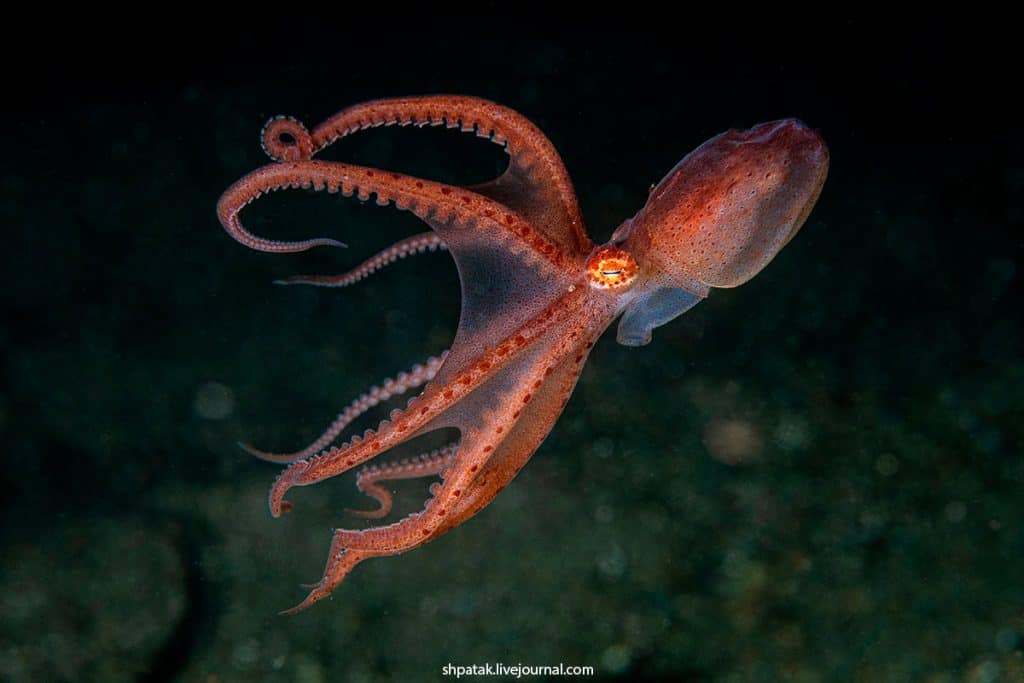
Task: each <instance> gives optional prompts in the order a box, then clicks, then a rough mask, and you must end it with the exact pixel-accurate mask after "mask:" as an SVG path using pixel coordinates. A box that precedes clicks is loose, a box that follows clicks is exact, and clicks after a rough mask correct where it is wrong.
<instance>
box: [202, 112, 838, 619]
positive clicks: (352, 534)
mask: <svg viewBox="0 0 1024 683" xmlns="http://www.w3.org/2000/svg"><path fill="white" fill-rule="evenodd" d="M387 125H402V126H406V125H414V126H441V125H443V126H447V127H449V128H457V129H459V130H462V131H466V132H472V133H475V134H476V135H478V136H480V137H483V138H486V139H488V140H490V141H492V142H495V143H497V144H500V145H502V146H503V147H504V148H505V150H506V152H507V153H508V154H509V157H510V163H509V166H508V168H507V170H506V171H505V173H504V174H502V175H501V176H500V177H499V178H496V179H495V180H493V181H491V182H488V183H484V184H482V185H475V186H473V187H471V188H464V187H456V186H451V185H446V184H443V183H437V182H432V181H428V180H424V179H420V178H414V177H411V176H407V175H403V174H400V173H396V172H392V171H385V170H380V169H372V168H365V167H360V166H353V165H351V164H344V163H340V162H332V161H323V160H317V159H314V158H313V157H314V156H315V155H316V154H318V153H319V152H320V151H322V150H323V149H324V148H325V147H327V146H329V145H330V144H332V143H333V142H334V141H336V140H337V139H339V138H341V137H344V136H346V135H350V134H352V133H355V132H357V131H361V130H364V129H368V128H374V127H378V126H387ZM262 143H263V148H264V150H265V151H266V152H267V154H268V155H269V156H270V157H271V159H272V160H273V163H271V164H269V165H267V166H264V167H262V168H259V169H256V170H255V171H253V172H251V173H249V174H248V175H246V176H245V177H243V178H242V179H240V180H239V181H238V182H236V183H235V184H234V185H232V186H231V187H230V188H228V190H227V191H226V192H225V193H224V195H223V196H222V197H221V199H220V202H219V203H218V206H217V213H218V216H219V218H220V221H221V223H222V224H223V225H224V227H225V229H226V230H227V231H228V233H229V234H230V235H231V236H232V237H234V238H235V239H236V240H238V241H239V242H241V243H242V244H245V245H246V246H249V247H251V248H253V249H257V250H260V251H270V252H281V253H290V252H297V251H304V250H306V249H310V248H312V247H315V246H324V245H333V246H337V245H340V242H338V241H337V240H334V239H329V238H320V239H310V240H304V241H300V242H283V241H275V240H268V239H264V238H261V237H258V236H256V235H253V234H252V233H250V232H249V231H248V230H247V229H246V228H245V227H244V226H243V225H242V223H241V220H240V213H241V211H242V209H244V208H245V207H246V206H247V205H248V204H250V203H251V202H253V201H255V200H256V199H257V198H259V197H260V196H261V195H263V194H266V193H268V192H273V191H276V190H280V189H286V188H300V187H301V188H309V189H313V190H316V191H326V192H332V193H333V192H341V193H342V194H344V195H346V196H350V195H356V196H357V197H358V198H359V199H361V200H364V201H365V200H368V199H369V198H370V196H371V195H375V198H376V202H377V203H378V204H380V205H387V204H393V205H394V206H395V207H396V208H399V209H402V210H407V211H410V212H412V213H413V214H415V215H416V216H418V217H419V218H421V219H422V220H423V221H424V222H425V223H427V225H429V226H430V227H431V228H432V229H433V233H432V234H431V233H428V234H427V235H418V236H415V237H412V238H409V239H406V240H403V241H402V242H399V243H398V244H396V245H395V246H394V247H392V248H390V249H388V250H385V251H383V252H381V253H380V254H377V255H376V256H374V257H372V258H371V259H369V260H368V261H367V262H365V263H364V264H363V265H362V266H358V267H357V268H356V269H354V270H352V271H350V272H349V273H346V274H344V275H342V276H336V277H326V278H325V277H314V276H302V277H298V278H289V279H287V280H283V281H281V282H282V283H284V284H287V283H291V284H316V285H321V286H347V285H350V284H352V283H354V282H356V281H358V280H360V279H361V278H363V277H365V276H367V275H369V274H370V273H371V272H373V271H375V270H377V269H378V268H380V267H383V266H384V265H387V264H388V263H391V262H393V261H395V260H396V259H398V258H402V257H404V256H406V255H408V254H415V253H420V252H422V251H426V250H433V249H436V248H447V249H448V251H449V252H450V253H451V254H452V257H453V258H454V260H455V263H456V266H457V267H458V269H459V275H460V278H461V281H462V290H463V304H462V315H461V317H460V322H459V329H458V331H457V333H456V335H455V340H454V342H453V344H452V347H451V350H450V351H449V352H446V353H445V354H444V355H441V356H439V357H436V358H431V359H430V360H429V361H428V362H427V364H426V365H418V366H416V367H414V368H413V370H412V371H410V372H408V373H402V374H400V375H398V376H397V377H396V379H394V380H388V381H387V382H386V383H384V385H383V387H373V388H372V389H371V390H370V391H369V392H368V393H367V394H364V395H363V396H361V397H360V398H358V399H357V400H356V401H354V402H353V403H352V404H351V405H350V406H349V407H348V408H346V410H345V412H343V413H342V414H341V415H339V417H338V418H337V419H336V420H335V422H334V423H333V424H332V425H331V426H330V427H328V429H327V430H326V431H325V433H324V435H323V436H321V437H320V438H319V439H318V440H317V441H315V442H314V443H313V444H311V445H310V446H309V447H307V448H306V449H302V450H299V451H296V452H294V453H292V454H288V455H273V454H269V453H266V452H263V451H257V450H256V449H253V448H251V447H246V448H247V449H248V450H250V451H251V452H253V453H255V454H257V455H259V456H260V457H264V458H265V459H270V460H273V461H275V462H283V463H287V464H288V466H287V468H286V469H285V470H284V471H283V472H282V473H281V475H280V476H279V477H278V478H277V481H276V482H275V483H274V485H273V487H272V488H271V491H270V496H269V503H270V511H271V514H272V515H273V516H275V517H277V516H279V515H280V514H281V513H283V512H286V511H288V510H290V509H291V504H290V503H289V502H288V501H286V500H285V495H286V494H287V492H288V491H289V490H290V489H291V488H293V487H295V486H308V485H311V484H315V483H317V482H320V481H323V480H324V479H327V478H329V477H333V476H335V475H338V474H341V473H343V472H346V471H348V470H350V469H352V468H354V467H357V466H359V465H361V464H363V463H366V462H367V461H369V460H370V459H371V458H375V457H376V456H378V455H380V454H381V453H384V452H385V451H388V450H390V449H392V448H394V447H395V446H398V445H399V444H401V443H403V442H405V441H408V440H409V439H412V438H414V437H417V436H419V435H422V434H425V433H427V432H431V431H435V430H438V429H444V428H453V427H454V428H456V429H457V430H458V433H459V438H458V440H457V441H456V442H455V443H452V444H449V445H448V446H446V447H445V448H444V449H442V450H441V451H436V452H434V453H431V454H424V455H423V456H421V457H420V458H417V459H413V460H407V461H403V462H401V463H392V464H384V465H381V466H376V465H370V466H368V467H367V468H365V469H364V470H363V472H362V473H361V474H360V477H359V480H358V484H359V486H360V489H361V490H363V491H365V492H367V493H368V494H370V495H372V496H373V497H374V498H376V499H377V501H378V503H379V505H380V506H379V508H378V509H377V510H371V511H363V512H361V513H359V512H357V513H356V514H361V516H364V517H381V516H384V515H386V514H387V513H388V512H389V511H390V507H391V498H390V493H389V492H388V490H387V489H385V488H383V487H382V486H381V482H385V481H390V480H394V479H400V478H412V477H428V476H439V477H440V481H438V482H436V483H434V484H433V485H432V486H431V487H430V493H431V496H430V498H429V499H428V500H427V501H426V503H425V504H424V507H423V509H422V510H421V511H419V512H416V513H413V514H411V515H408V516H407V517H405V518H404V519H401V520H399V521H397V522H394V523H392V524H389V525H386V526H378V527H373V528H369V529H364V530H347V529H338V530H335V532H334V537H333V539H332V543H331V549H330V552H329V554H328V559H327V566H326V567H325V569H324V573H323V577H322V578H321V580H320V582H319V583H318V584H316V585H315V586H314V587H313V589H312V590H311V591H310V593H309V594H308V595H307V596H306V598H305V599H304V600H303V601H302V602H301V603H300V604H298V605H296V606H295V607H293V608H292V609H291V610H288V612H296V611H299V610H302V609H305V608H306V607H308V606H309V605H311V604H313V603H314V602H316V601H318V600H321V599H322V598H324V597H326V596H328V595H330V593H331V592H332V591H333V590H334V589H335V588H336V587H337V586H338V584H339V583H340V582H341V581H342V580H343V579H344V578H345V576H346V575H347V574H348V572H349V571H351V569H352V568H353V567H354V566H355V565H356V564H358V563H359V562H361V561H362V560H364V559H367V558H370V557H378V556H382V555H394V554H397V553H401V552H404V551H406V550H410V549H412V548H414V547H416V546H419V545H422V544H423V543H426V542H427V541H429V540H432V539H434V538H437V537H438V536H440V535H441V534H443V533H444V532H446V531H448V530H449V529H451V528H453V527H455V526H458V525H459V524H461V523H462V522H464V521H465V520H467V519H469V518H470V517H472V516H473V515H475V514H476V513H477V512H479V511H480V510H481V509H482V508H483V507H484V506H486V505H487V503H489V502H490V501H491V500H492V499H493V498H494V497H495V496H496V495H497V494H498V492H499V491H501V489H503V488H504V487H505V486H506V485H508V483H509V482H510V481H511V480H512V479H513V478H514V477H515V475H516V473H518V472H519V470H520V469H521V468H522V467H523V465H524V464H525V463H526V461H527V460H529V458H530V456H531V455H533V453H534V452H535V451H536V450H537V448H538V447H539V446H540V444H541V442H542V441H543V440H544V438H545V437H546V436H547V434H548V433H549V432H550V430H551V428H552V427H553V426H554V424H555V421H556V420H557V419H558V416H559V415H560V414H561V412H562V409H563V408H564V406H565V403H566V401H567V400H568V399H569V396H570V394H571V393H572V390H573V388H574V386H575V384H576V381H577V379H578V378H579V374H580V371H581V369H582V367H583V364H584V362H585V361H586V358H587V356H588V355H589V353H590V349H591V348H592V347H593V345H594V343H595V341H596V339H597V338H598V337H599V336H600V335H601V333H602V332H604V330H605V329H606V328H607V327H608V326H609V325H610V324H611V323H612V322H613V321H614V320H615V319H616V318H618V317H620V316H622V323H621V325H620V335H619V340H620V341H621V342H622V343H624V344H629V345H640V344H645V343H647V342H649V341H650V338H651V332H650V331H651V329H653V328H654V327H657V326H659V325H661V324H664V323H665V322H667V321H668V320H670V319H672V318H673V317H675V316H676V315H679V314H681V313H682V312H684V311H685V310H687V309H688V308H689V307H691V306H693V305H694V304H695V303H697V302H698V301H700V300H701V299H703V298H704V297H705V296H707V294H708V292H709V291H710V289H711V288H712V287H735V286H737V285H739V284H742V283H743V282H745V281H746V280H749V279H750V278H751V277H753V276H754V275H755V274H756V273H757V272H758V271H759V270H761V268H763V267H764V266H765V265H767V263H768V262H769V261H770V260H771V259H772V258H773V257H774V256H775V254H776V253H778V251H779V250H780V249H781V248H782V247H783V246H784V245H785V244H786V242H788V241H789V240H790V239H791V238H792V237H793V235H794V234H795V233H796V231H797V230H799V228H800V225H801V224H802V223H803V222H804V220H805V219H806V217H807V214H808V213H809V212H810V209H811V207H812V206H813V205H814V202H815V201H816V199H817V197H818V194H819V192H820V190H821V186H822V183H823V182H824V180H825V174H826V171H827V168H828V153H827V150H826V148H825V145H824V143H823V142H822V141H821V139H820V137H818V135H817V134H816V133H814V132H813V131H811V130H809V129H808V128H807V127H806V126H804V125H803V124H802V123H800V122H798V121H796V120H793V119H787V120H782V121H775V122H771V123H763V124H760V125H758V126H755V127H754V128H751V129H750V130H747V131H729V132H727V133H723V134H722V135H719V136H717V137H715V138H712V139H711V140H709V141H708V142H706V143H704V144H703V145H701V146H700V147H699V148H697V149H696V150H695V151H694V152H692V153H691V154H690V155H688V156H687V157H686V158H684V159H683V161H681V162H680V163H679V164H678V165H677V166H676V167H675V168H674V169H673V170H672V171H671V172H670V173H669V174H668V175H667V176H666V177H665V179H664V180H662V182H661V183H660V184H659V185H658V186H657V187H655V188H654V189H653V190H652V192H651V195H650V197H649V199H648V202H647V204H646V205H645V206H644V207H643V209H641V210H640V212H639V213H637V215H636V216H634V217H633V218H632V219H630V220H627V221H625V222H624V223H623V224H622V225H621V226H620V227H619V229H618V230H616V232H615V234H614V235H613V237H612V240H611V242H609V243H607V244H605V245H600V246H595V245H594V244H593V243H592V242H591V241H590V239H589V238H588V237H587V234H586V230H585V227H584V224H583V219H582V216H581V214H580V210H579V206H578V204H577V201H576V195H575V191H574V190H573V186H572V182H571V181H570V179H569V175H568V173H567V172H566V170H565V167H564V165H563V164H562V160H561V158H560V157H559V155H558V153H557V152H556V151H555V149H554V147H553V146H552V144H551V142H550V141H549V140H548V139H547V138H546V137H545V136H544V134H543V133H542V132H541V131H540V130H539V129H538V128H537V127H536V126H534V125H533V124H532V123H530V122H529V121H528V120H527V119H526V118H524V117H523V116H521V115H520V114H518V113H516V112H514V111H512V110H511V109H508V108H506V107H502V106H500V105H498V104H495V103H493V102H488V101H486V100H481V99H477V98H472V97H457V96H426V97H411V98H400V99H387V100H377V101H373V102H368V103H364V104H360V105H356V106H353V107H350V108H348V109H345V110H343V111H341V112H339V113H338V114H335V115H334V116H332V117H330V118H329V119H327V120H326V121H324V122H323V123H321V124H320V125H318V126H316V127H315V128H313V130H312V131H310V130H308V129H307V128H306V127H305V126H303V125H302V124H301V123H300V122H299V121H297V120H295V119H293V118H290V117H277V118H274V119H271V120H270V121H269V122H268V123H267V125H266V126H265V127H264V129H263V134H262ZM424 383H426V387H425V388H424V389H423V391H422V393H421V394H420V395H418V396H416V397H414V398H413V399H411V400H410V401H409V403H408V405H407V406H406V408H405V409H404V410H395V411H393V412H392V413H391V416H390V418H389V419H388V420H385V421H384V422H382V423H381V424H380V425H379V426H378V428H377V429H376V430H368V431H367V432H366V433H365V434H363V435H362V436H361V437H360V436H353V437H352V438H351V439H350V440H349V441H348V442H347V443H344V444H342V445H338V446H334V447H329V446H330V444H331V443H332V442H333V441H334V440H335V439H336V438H337V437H338V436H339V435H340V432H341V431H342V430H343V428H344V427H345V426H346V425H347V424H348V423H349V422H350V421H351V420H352V419H354V417H355V416H357V415H359V414H360V413H361V412H363V411H365V410H367V409H369V408H370V407H372V406H373V405H376V404H377V403H378V402H379V401H381V400H386V399H387V398H389V397H391V396H393V395H396V394H399V393H403V392H405V391H407V390H410V389H414V388H417V387H419V386H421V385H423V384H424Z"/></svg>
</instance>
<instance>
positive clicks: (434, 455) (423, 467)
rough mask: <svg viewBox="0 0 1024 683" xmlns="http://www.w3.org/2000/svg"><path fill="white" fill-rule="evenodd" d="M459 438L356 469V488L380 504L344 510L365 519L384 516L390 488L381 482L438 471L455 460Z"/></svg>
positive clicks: (390, 504) (423, 475) (387, 509)
mask: <svg viewBox="0 0 1024 683" xmlns="http://www.w3.org/2000/svg"><path fill="white" fill-rule="evenodd" d="M458 448H459V444H458V442H455V443H450V444H448V445H447V446H443V447H441V448H438V449H437V450H434V451H431V452H429V453H421V454H420V455H417V456H416V457H414V458H405V459H403V460H399V461H397V462H390V463H385V464H381V465H378V464H370V465H367V466H366V467H364V468H363V469H361V470H360V471H359V474H358V475H357V476H356V488H358V489H359V490H360V491H362V492H363V493H365V494H366V495H368V496H370V497H371V498H374V499H376V501H377V502H378V503H379V504H380V507H379V508H378V509H376V510H352V509H349V510H346V512H348V513H349V514H352V515H356V516H357V517H365V518H367V519H379V518H381V517H386V516H387V515H388V513H389V512H391V506H392V499H391V492H390V491H388V490H387V489H386V488H384V487H383V486H381V485H380V482H384V481H397V480H399V479H419V478H420V477H430V476H433V475H435V474H441V472H442V471H444V469H445V468H447V467H449V466H450V465H451V464H452V463H453V462H454V461H455V454H456V453H457V452H458Z"/></svg>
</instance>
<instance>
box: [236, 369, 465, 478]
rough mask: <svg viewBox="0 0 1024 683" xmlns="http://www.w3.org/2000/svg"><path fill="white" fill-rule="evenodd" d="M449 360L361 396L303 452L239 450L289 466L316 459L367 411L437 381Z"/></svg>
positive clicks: (406, 374) (412, 371)
mask: <svg viewBox="0 0 1024 683" xmlns="http://www.w3.org/2000/svg"><path fill="white" fill-rule="evenodd" d="M447 357H448V352H447V351H444V352H442V353H441V354H439V355H437V356H431V357H430V358H428V359H427V360H426V361H425V362H424V363H417V364H416V365H414V366H412V368H410V369H409V371H408V372H400V373H398V375H396V376H395V378H394V379H390V378H389V379H386V380H384V381H383V382H382V383H381V384H380V385H375V386H372V387H370V388H369V389H367V390H366V392H365V393H363V394H360V395H359V397H358V398H356V399H355V400H354V401H352V403H350V404H349V405H348V407H347V408H345V410H343V411H342V412H341V413H339V414H338V416H337V417H336V418H335V419H334V422H332V423H331V425H330V426H329V427H328V428H327V429H326V430H325V431H324V433H323V434H321V435H320V436H319V437H317V438H316V440H315V441H313V443H311V444H309V445H308V446H306V447H305V448H303V449H302V450H300V451H295V452H294V453H270V452H268V451H261V450H259V449H258V448H253V447H252V446H250V445H249V444H246V443H242V442H239V443H238V446H239V447H240V448H241V449H242V450H244V451H245V452H246V453H249V454H251V455H254V456H256V457H257V458H259V459H260V460H266V461H268V462H276V463H280V464H288V463H292V462H295V461H296V460H302V459H304V458H309V457H311V456H314V455H316V454H317V453H319V452H320V451H322V450H324V449H325V448H327V447H328V446H330V445H331V444H332V443H334V441H335V439H337V438H338V436H339V435H340V434H341V433H342V431H344V429H345V427H347V426H348V425H349V424H351V423H352V421H353V420H355V419H356V418H357V417H359V416H360V415H362V414H363V413H365V412H366V411H367V410H370V409H371V408H373V407H374V406H376V405H377V404H379V403H383V402H384V401H387V400H388V399H390V398H391V397H392V396H397V395H399V394H404V393H405V392H407V391H409V390H410V389H415V388H417V387H420V386H422V385H424V384H426V383H427V382H429V381H430V380H432V379H434V377H435V376H436V375H437V371H438V370H439V369H440V368H441V365H442V364H443V363H444V359H445V358H447Z"/></svg>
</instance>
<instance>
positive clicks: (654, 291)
mask: <svg viewBox="0 0 1024 683" xmlns="http://www.w3.org/2000/svg"><path fill="white" fill-rule="evenodd" d="M827 171H828V150H827V149H826V147H825V143H824V142H823V141H822V139H821V137H820V136H819V135H818V134H817V133H815V132H814V131H812V130H811V129H809V128H808V127H807V126H805V125H804V124H803V123H801V122H800V121H797V120H796V119H783V120H780V121H772V122H769V123H762V124H759V125H757V126H754V127H753V128H751V129H749V130H744V131H736V130H730V131H728V132H726V133H722V134H721V135H718V136H716V137H714V138H712V139H710V140H708V141H707V142H705V143H704V144H703V145H701V146H700V147H698V148H697V149H695V150H694V151H693V152H691V153H690V154H689V155H687V156H686V157H685V158H684V159H683V160H682V161H680V162H679V164H677V165H676V167H675V168H673V169H672V170H671V171H670V172H669V173H668V175H667V176H665V178H664V179H663V180H662V181H661V182H660V183H658V185H657V186H656V187H655V188H654V189H653V190H652V191H651V194H650V197H649V198H648V200H647V204H646V205H645V206H644V207H643V208H642V209H641V210H640V212H639V213H637V214H636V216H634V217H633V218H632V219H630V220H628V221H626V222H625V223H624V224H623V225H622V226H620V228H619V229H618V230H617V231H616V233H615V235H614V236H613V238H612V241H613V243H615V244H617V245H619V246H620V247H621V248H622V249H623V250H624V251H625V252H628V253H629V254H630V255H631V256H632V258H634V259H635V260H636V262H637V264H638V267H639V275H638V279H637V287H636V288H635V290H636V291H635V292H634V294H633V296H632V297H631V300H630V302H629V304H628V305H627V307H626V309H625V313H624V314H623V318H622V322H621V323H620V325H619V333H618V340H619V342H620V343H622V344H626V345H629V346H639V345H642V344H646V343H648V342H649V341H650V339H651V330H652V329H653V328H655V327H657V326H659V325H663V324H664V323H666V322H668V321H669V320H671V319H673V318H675V317H676V316H678V315H680V314H681V313H683V312H684V311H686V310H687V309H689V308H690V307H691V306H693V305H694V304H696V303H697V302H699V301H700V300H701V299H702V298H704V297H705V296H707V294H708V292H709V291H710V289H711V288H712V287H736V286H738V285H741V284H743V283H744V282H746V281H747V280H749V279H750V278H752V277H754V275H756V274H757V273H758V272H759V271H760V270H761V269H762V268H764V267H765V266H766V265H768V262H769V261H771V260H772V259H773V258H774V257H775V255H776V254H777V253H779V250H781V249H782V247H784V246H785V245H786V243H787V242H789V240H791V239H792V238H793V236H794V235H795V234H796V232H797V231H798V230H799V229H800V226H801V225H803V223H804V221H805V220H806V219H807V215H808V214H809V213H810V211H811V208H812V207H813V206H814V203H815V201H816V200H817V198H818V194H819V193H820V192H821V186H822V184H823V183H824V182H825V175H826V173H827Z"/></svg>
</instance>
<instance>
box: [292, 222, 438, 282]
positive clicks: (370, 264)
mask: <svg viewBox="0 0 1024 683" xmlns="http://www.w3.org/2000/svg"><path fill="white" fill-rule="evenodd" d="M447 248H448V247H447V246H446V245H445V243H444V240H443V239H441V236H440V235H438V234H437V233H436V232H424V233H420V234H419V235H413V236H412V237H408V238H406V239H404V240H401V241H399V242H395V243H394V244H392V245H391V246H390V247H388V248H387V249H384V250H383V251H380V252H378V253H376V254H374V255H373V256H371V257H370V258H368V259H366V260H365V261H363V262H362V263H361V264H359V265H358V266H356V267H355V268H353V269H352V270H350V271H348V272H347V273H342V274H341V275H292V276H291V277H286V278H282V279H280V280H274V284H275V285H314V286H316V287H347V286H349V285H351V284H353V283H355V282H358V281H360V280H362V279H363V278H366V277H369V276H370V275H372V274H373V273H375V272H377V271H378V270H380V269H381V268H383V267H384V266H387V265H390V264H392V263H394V262H395V261H397V260H398V259H403V258H405V257H406V256H410V255H412V254H422V253H423V252H425V251H437V250H438V249H441V250H445V249H447Z"/></svg>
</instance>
